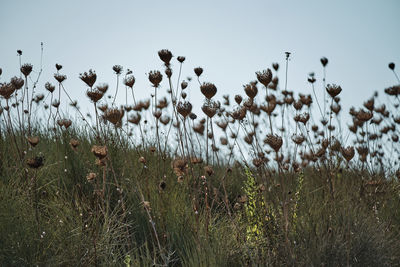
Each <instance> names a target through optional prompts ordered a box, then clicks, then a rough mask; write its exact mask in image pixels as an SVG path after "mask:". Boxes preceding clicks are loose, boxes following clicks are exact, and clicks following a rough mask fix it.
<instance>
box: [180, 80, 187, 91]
mask: <svg viewBox="0 0 400 267" xmlns="http://www.w3.org/2000/svg"><path fill="white" fill-rule="evenodd" d="M186 87H188V83H187V82H186V81H182V82H181V88H182V90H185V89H186Z"/></svg>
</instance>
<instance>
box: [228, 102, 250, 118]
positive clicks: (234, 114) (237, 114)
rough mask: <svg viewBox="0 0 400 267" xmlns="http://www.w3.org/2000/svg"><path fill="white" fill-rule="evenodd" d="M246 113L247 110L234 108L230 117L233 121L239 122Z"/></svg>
mask: <svg viewBox="0 0 400 267" xmlns="http://www.w3.org/2000/svg"><path fill="white" fill-rule="evenodd" d="M246 112H247V109H246V108H245V107H243V106H242V107H238V108H236V109H235V110H234V111H233V112H232V113H231V114H230V115H231V116H232V118H234V119H235V120H239V121H241V120H243V119H244V118H245V117H246Z"/></svg>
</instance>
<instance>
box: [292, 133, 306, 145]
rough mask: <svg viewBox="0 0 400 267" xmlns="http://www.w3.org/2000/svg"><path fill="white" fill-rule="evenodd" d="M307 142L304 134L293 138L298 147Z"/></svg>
mask: <svg viewBox="0 0 400 267" xmlns="http://www.w3.org/2000/svg"><path fill="white" fill-rule="evenodd" d="M305 140H306V138H305V137H304V135H302V134H296V135H293V136H292V141H293V142H294V143H295V144H296V145H301V144H302V143H303V142H304V141H305Z"/></svg>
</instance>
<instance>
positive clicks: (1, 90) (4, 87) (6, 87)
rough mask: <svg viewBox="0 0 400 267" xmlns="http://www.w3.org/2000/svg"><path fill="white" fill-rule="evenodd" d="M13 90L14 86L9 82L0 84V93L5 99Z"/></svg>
mask: <svg viewBox="0 0 400 267" xmlns="http://www.w3.org/2000/svg"><path fill="white" fill-rule="evenodd" d="M14 92H15V87H14V86H13V85H12V84H11V83H2V84H0V95H1V96H2V97H4V98H5V99H10V97H11V95H12V94H13V93H14Z"/></svg>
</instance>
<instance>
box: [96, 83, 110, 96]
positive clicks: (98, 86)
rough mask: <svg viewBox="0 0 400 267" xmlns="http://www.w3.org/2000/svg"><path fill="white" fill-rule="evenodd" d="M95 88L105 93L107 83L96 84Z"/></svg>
mask: <svg viewBox="0 0 400 267" xmlns="http://www.w3.org/2000/svg"><path fill="white" fill-rule="evenodd" d="M96 89H97V90H99V91H100V92H102V93H103V94H105V93H106V92H107V90H108V84H106V83H102V84H99V85H97V86H96Z"/></svg>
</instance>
